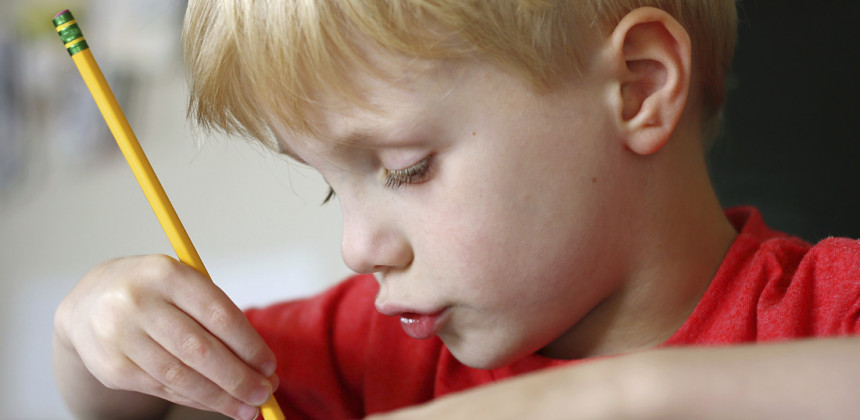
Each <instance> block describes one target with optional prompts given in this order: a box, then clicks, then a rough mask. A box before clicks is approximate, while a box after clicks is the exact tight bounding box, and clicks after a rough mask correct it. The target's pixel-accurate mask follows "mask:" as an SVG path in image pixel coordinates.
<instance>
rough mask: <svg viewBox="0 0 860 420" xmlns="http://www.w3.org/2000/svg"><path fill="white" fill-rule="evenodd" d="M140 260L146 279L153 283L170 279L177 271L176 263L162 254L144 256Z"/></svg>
mask: <svg viewBox="0 0 860 420" xmlns="http://www.w3.org/2000/svg"><path fill="white" fill-rule="evenodd" d="M141 258H142V259H141V263H142V264H143V266H144V267H145V268H146V275H147V277H149V278H150V279H152V280H155V281H158V280H164V279H167V278H170V277H172V276H173V275H175V273H176V271H177V269H178V262H177V261H176V260H174V259H173V258H170V257H168V256H167V255H164V254H155V255H146V256H143V257H141Z"/></svg>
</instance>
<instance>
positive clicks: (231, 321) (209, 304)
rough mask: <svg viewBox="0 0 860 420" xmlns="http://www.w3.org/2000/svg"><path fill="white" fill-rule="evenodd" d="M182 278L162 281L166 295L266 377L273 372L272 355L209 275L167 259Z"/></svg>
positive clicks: (240, 311) (275, 363) (274, 361)
mask: <svg viewBox="0 0 860 420" xmlns="http://www.w3.org/2000/svg"><path fill="white" fill-rule="evenodd" d="M169 261H171V262H172V263H170V264H172V265H171V266H170V267H169V268H168V269H169V270H175V272H176V275H177V276H180V277H181V278H182V281H174V282H165V283H164V284H163V287H165V288H167V289H169V290H165V291H164V293H165V296H169V297H170V298H171V299H172V302H173V304H174V305H176V307H177V308H179V309H180V310H182V311H184V312H185V313H187V314H188V315H189V316H190V317H192V318H194V319H195V320H196V321H197V322H198V323H199V324H200V325H202V326H203V328H205V329H206V330H208V331H209V332H211V333H212V335H214V336H216V337H218V339H219V340H220V341H221V342H222V343H223V344H224V345H225V346H226V347H227V348H228V349H230V351H232V352H233V354H235V355H236V356H237V357H238V358H239V359H241V360H243V361H244V362H245V363H247V364H248V365H249V366H251V367H252V368H253V369H255V370H257V371H258V372H259V373H260V374H262V375H263V376H265V377H268V376H271V375H272V374H274V373H275V368H276V367H277V361H276V359H275V354H274V352H272V350H271V349H269V347H268V346H267V345H266V343H265V342H264V341H263V338H262V337H260V335H259V334H258V333H257V331H256V330H255V329H254V327H253V326H252V325H251V323H250V321H248V319H247V318H246V317H245V314H244V313H242V310H241V309H239V307H237V306H236V305H235V304H234V303H233V301H232V300H230V298H229V297H228V296H227V294H225V293H224V292H223V291H222V290H221V289H220V288H219V287H218V286H217V285H216V284H215V283H213V282H212V281H211V280H210V279H209V278H208V277H206V276H204V275H202V274H200V273H199V272H197V271H196V270H194V269H193V268H191V267H190V266H187V265H184V264H181V263H179V262H177V261H176V260H172V259H170V260H169Z"/></svg>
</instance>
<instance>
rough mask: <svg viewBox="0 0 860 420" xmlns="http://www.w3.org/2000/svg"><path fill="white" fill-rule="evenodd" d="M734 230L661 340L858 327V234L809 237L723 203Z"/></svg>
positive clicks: (722, 339) (782, 335)
mask: <svg viewBox="0 0 860 420" xmlns="http://www.w3.org/2000/svg"><path fill="white" fill-rule="evenodd" d="M726 215H727V217H728V218H729V220H730V221H731V222H732V223H733V224H734V226H735V228H736V229H737V230H738V236H737V238H736V239H735V241H734V243H733V244H732V246H731V247H730V249H729V250H728V252H727V253H726V257H725V259H724V260H723V263H722V265H721V266H720V268H719V269H718V271H717V273H716V275H715V276H714V278H713V280H712V282H711V285H710V286H709V288H708V290H707V291H706V292H705V295H704V296H703V297H702V299H701V301H700V302H699V305H698V306H697V307H696V309H695V310H694V312H693V314H692V315H691V316H690V318H689V319H688V320H687V323H685V324H684V326H683V327H682V328H681V329H680V330H679V331H678V332H677V333H676V334H675V336H673V337H672V338H671V339H670V340H669V342H668V343H667V344H736V343H743V342H763V341H776V340H785V339H792V338H800V337H809V336H833V335H845V334H856V333H860V240H854V239H846V238H829V239H826V240H823V241H821V242H819V243H818V244H815V245H813V244H810V243H808V242H805V241H803V240H801V239H799V238H796V237H792V236H789V235H786V234H784V233H781V232H779V231H775V230H772V229H770V228H768V227H767V225H766V224H765V223H764V221H763V220H762V218H761V215H760V214H759V213H758V211H757V210H755V209H753V208H750V207H741V208H733V209H729V210H728V211H727V212H726Z"/></svg>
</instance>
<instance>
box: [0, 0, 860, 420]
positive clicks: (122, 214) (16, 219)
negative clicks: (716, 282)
mask: <svg viewBox="0 0 860 420" xmlns="http://www.w3.org/2000/svg"><path fill="white" fill-rule="evenodd" d="M739 4H740V6H741V9H742V10H741V26H740V43H739V46H738V50H737V56H736V60H735V65H734V70H733V72H732V74H731V75H730V77H729V102H728V106H727V109H726V124H725V129H724V132H723V134H722V135H721V137H720V139H719V140H718V142H717V143H716V145H715V147H714V148H713V150H712V151H711V152H710V154H709V157H710V160H711V168H712V175H713V177H714V181H715V184H716V185H717V188H718V193H719V195H720V198H721V200H722V201H723V203H724V204H725V205H726V206H729V205H738V204H753V205H756V206H758V207H759V208H760V209H761V210H762V212H763V214H764V217H765V220H766V221H767V222H768V223H769V224H771V225H772V226H773V227H775V228H778V229H781V230H784V231H787V232H790V233H792V234H795V235H798V236H801V237H803V238H805V239H807V240H810V241H816V240H819V239H821V238H823V237H826V236H830V235H837V236H851V237H860V217H858V215H860V194H858V192H860V166H858V165H859V164H860V104H858V102H860V100H858V98H860V87H858V83H860V82H858V76H860V64H858V63H860V49H858V48H857V45H856V42H857V40H858V39H860V36H858V35H860V32H858V29H857V26H856V25H854V23H853V22H852V21H851V19H854V18H855V17H856V16H860V3H857V2H853V1H844V0H843V1H840V0H827V1H822V2H814V3H813V2H805V1H788V2H764V1H753V0H745V1H742V2H740V3H739ZM0 5H2V6H3V9H2V10H3V12H2V13H0V408H2V410H0V419H68V418H71V417H70V415H69V414H68V412H67V411H66V409H65V407H64V406H63V403H62V401H61V399H60V397H59V395H58V393H57V391H56V388H55V385H54V380H53V376H52V373H51V361H50V342H51V329H52V318H53V312H54V309H55V307H56V305H57V304H58V303H59V301H60V300H61V299H62V297H63V296H65V295H66V294H67V293H68V292H69V291H70V290H71V289H72V287H73V286H74V284H75V283H76V282H77V280H78V279H79V278H80V277H81V276H82V275H83V274H84V273H85V272H86V271H87V270H88V269H89V268H90V267H92V266H93V265H95V264H97V263H99V262H101V261H104V260H106V259H109V258H113V257H119V256H124V255H134V254H150V253H164V254H168V255H173V251H172V248H171V247H170V244H169V243H168V242H167V239H166V238H165V236H164V233H163V231H162V230H161V227H160V226H159V225H158V222H157V220H156V218H155V216H154V215H153V213H152V211H151V209H150V207H149V204H148V203H147V202H146V200H145V198H144V196H143V194H142V193H141V191H140V188H139V187H138V185H137V183H136V181H135V180H134V178H133V176H132V174H131V171H130V170H129V169H128V166H127V164H126V163H125V161H124V159H123V158H122V156H121V155H120V153H119V151H118V150H117V147H116V145H115V143H114V140H113V138H112V137H111V135H110V133H109V132H108V130H107V128H106V126H105V124H104V122H103V119H102V117H101V115H100V114H99V113H98V110H97V109H96V107H95V105H94V103H93V101H92V98H91V97H90V95H89V92H88V91H87V90H86V87H85V86H84V84H83V81H82V80H81V79H80V76H79V74H78V72H77V70H76V68H75V67H74V64H73V62H72V60H71V59H70V58H69V57H68V54H67V53H66V52H65V51H64V49H63V48H62V45H61V44H60V41H59V39H58V37H57V35H56V33H55V31H54V29H53V26H52V25H51V22H50V19H51V17H53V16H54V14H55V13H56V12H58V11H60V10H62V9H66V8H69V9H71V10H72V11H73V12H74V13H75V16H76V17H77V19H78V21H79V22H80V23H81V26H82V29H83V31H84V33H85V35H86V36H87V40H88V42H89V45H90V46H91V48H92V50H93V52H94V54H95V56H96V59H97V60H98V61H99V63H100V65H101V67H102V70H103V71H104V73H105V75H106V77H107V79H108V81H109V83H110V84H111V86H112V88H113V89H114V92H115V94H116V95H117V97H118V99H119V101H120V102H121V104H122V106H123V109H124V110H125V112H126V115H127V117H128V118H129V120H130V122H131V125H132V127H134V129H135V132H136V134H137V137H138V138H139V139H140V141H141V143H142V145H143V147H144V149H145V150H146V152H147V155H148V156H149V159H150V161H151V163H152V165H153V166H154V168H155V170H156V172H157V173H158V175H159V177H160V179H161V181H162V183H163V184H164V187H165V189H166V191H167V193H168V195H169V196H170V198H171V200H172V202H173V204H174V206H175V207H176V209H177V212H178V213H179V215H180V217H181V218H182V220H183V222H184V224H185V227H186V229H187V230H188V232H189V234H190V235H191V237H192V239H193V240H194V243H195V245H196V246H197V248H198V251H199V253H200V255H201V256H202V258H203V260H204V262H205V263H206V265H207V268H208V269H209V272H210V273H211V274H212V277H213V279H214V280H215V282H216V283H218V284H219V286H221V287H222V288H224V289H225V291H226V292H227V293H228V294H229V295H230V296H231V297H232V298H233V299H234V300H235V301H236V302H237V303H238V304H239V305H240V306H242V307H247V306H250V305H264V304H266V303H269V302H272V301H274V300H280V299H284V298H289V297H294V296H302V295H307V294H310V293H313V292H315V291H318V290H320V289H322V288H324V287H327V286H328V285H330V284H332V283H334V282H336V281H338V280H340V279H341V278H343V277H344V276H345V275H347V274H348V270H347V269H346V268H345V267H344V265H343V263H342V262H341V260H340V255H339V250H340V246H339V243H340V229H341V225H340V214H339V208H338V205H337V204H336V203H334V204H330V205H327V206H323V207H320V206H319V203H320V202H321V201H322V199H323V198H324V196H325V193H326V187H325V185H324V183H323V182H322V181H321V179H320V178H319V177H318V176H317V175H316V174H315V173H314V172H313V171H312V170H309V169H307V168H303V167H302V166H300V165H298V164H295V163H292V162H287V161H286V160H285V159H283V158H279V157H277V156H273V155H272V154H271V153H269V152H266V151H262V150H260V149H259V148H256V147H253V146H250V145H248V144H246V143H243V142H242V141H237V140H233V139H219V138H208V137H206V138H204V136H203V135H200V134H196V133H195V132H194V130H193V129H192V128H191V127H190V126H189V125H188V124H187V123H186V121H185V104H186V101H187V93H186V90H185V85H184V74H183V69H182V65H181V59H180V51H179V35H180V30H181V21H182V14H183V12H184V5H185V2H183V1H176V0H172V1H171V0H148V1H145V2H143V1H136V2H135V1H130V0H101V1H99V0H89V1H86V0H67V1H62V2H59V1H50V0H0Z"/></svg>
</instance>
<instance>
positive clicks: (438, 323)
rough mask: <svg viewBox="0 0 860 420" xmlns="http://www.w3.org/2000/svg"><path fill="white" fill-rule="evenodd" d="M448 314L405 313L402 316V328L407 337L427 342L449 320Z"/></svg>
mask: <svg viewBox="0 0 860 420" xmlns="http://www.w3.org/2000/svg"><path fill="white" fill-rule="evenodd" d="M446 314H447V312H446V311H445V310H441V311H438V312H436V313H432V314H419V313H414V312H404V313H401V314H400V327H401V328H403V331H405V332H406V335H408V336H410V337H412V338H415V339H418V340H426V339H428V338H432V337H433V336H435V335H436V333H438V332H439V330H440V329H441V328H442V325H444V321H445V319H447V317H446V316H445V315H446Z"/></svg>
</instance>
